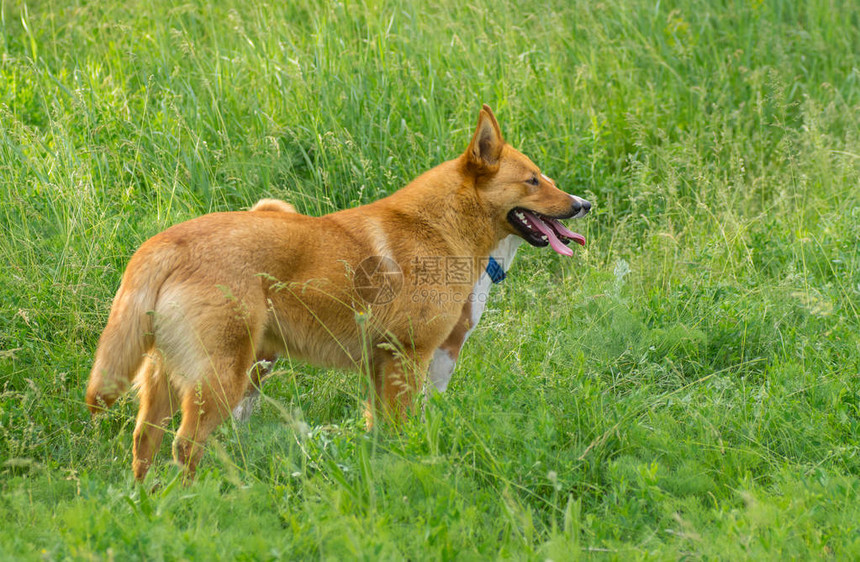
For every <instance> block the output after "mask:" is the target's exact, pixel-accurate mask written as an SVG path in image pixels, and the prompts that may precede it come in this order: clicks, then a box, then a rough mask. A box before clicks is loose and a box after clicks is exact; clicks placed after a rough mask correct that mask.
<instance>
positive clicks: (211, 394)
mask: <svg viewBox="0 0 860 562" xmlns="http://www.w3.org/2000/svg"><path fill="white" fill-rule="evenodd" d="M224 347H225V348H226V349H232V350H233V351H234V353H233V354H231V355H227V354H224V353H223V352H221V354H219V355H212V356H210V357H209V358H208V363H209V365H208V367H207V372H206V376H203V377H200V378H199V379H198V380H197V381H195V382H194V383H193V384H190V385H188V387H187V388H186V389H185V391H184V394H183V396H182V423H181V424H180V426H179V431H178V432H177V434H176V439H175V440H174V441H173V458H174V459H175V460H176V462H178V463H179V464H181V465H183V466H184V467H185V470H186V480H190V479H192V478H194V472H195V470H196V469H197V463H198V462H199V461H200V457H201V456H202V455H203V447H204V445H205V444H206V439H207V438H208V437H209V434H210V433H212V430H214V429H215V428H216V427H218V425H219V424H220V423H221V422H222V421H224V420H225V419H227V418H228V417H229V416H230V412H232V411H233V409H234V408H235V407H236V406H237V405H238V404H239V401H240V400H241V399H242V396H244V394H245V389H246V388H247V387H248V383H249V377H248V371H249V370H250V369H251V368H252V365H253V354H252V351H251V343H250V341H249V340H247V337H246V341H245V342H244V343H243V345H241V346H235V345H225V346H224Z"/></svg>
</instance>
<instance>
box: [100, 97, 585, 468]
mask: <svg viewBox="0 0 860 562" xmlns="http://www.w3.org/2000/svg"><path fill="white" fill-rule="evenodd" d="M280 203H281V202H277V201H273V200H269V202H268V203H267V204H262V203H261V207H260V210H256V211H249V212H233V213H213V214H210V215H205V216H202V217H199V218H197V219H193V220H190V221H188V222H185V223H182V224H178V225H176V226H173V227H171V228H169V229H167V230H166V231H164V232H162V233H161V234H158V235H156V236H154V237H152V238H151V239H149V240H148V241H146V242H145V243H144V244H143V245H142V246H141V247H140V249H138V251H137V252H135V254H134V255H133V256H132V258H131V260H130V262H129V264H128V268H127V269H126V272H125V274H124V276H123V279H122V283H121V285H120V288H119V291H118V292H117V294H116V297H115V298H114V301H113V305H112V307H111V312H110V316H109V318H108V323H107V326H106V327H105V330H104V332H103V333H102V336H101V338H100V340H99V346H98V350H97V351H96V358H95V363H94V365H93V369H92V372H91V374H90V381H89V386H88V388H87V397H86V400H87V404H89V407H90V410H91V411H92V412H93V413H96V412H98V411H99V410H100V409H102V408H104V407H108V406H110V405H111V404H112V403H113V402H114V401H115V400H116V399H117V397H118V396H119V395H120V394H121V393H122V392H124V391H125V390H126V389H127V388H128V386H129V383H130V382H131V381H132V379H134V378H135V377H136V382H137V384H139V386H140V409H139V411H138V418H137V426H136V427H135V431H134V474H135V477H136V478H138V479H142V478H143V477H144V476H145V474H146V472H147V470H148V469H149V467H150V465H151V463H152V460H153V457H154V455H155V452H156V450H157V449H158V446H159V444H160V442H161V438H162V436H163V433H164V426H165V424H166V422H167V420H169V419H170V417H172V415H173V414H174V413H175V411H176V410H177V409H181V410H182V423H181V425H180V427H179V431H178V433H177V435H176V439H175V440H174V443H173V454H174V458H175V459H176V461H177V462H179V463H180V464H182V465H184V466H185V468H186V471H187V475H188V476H189V477H190V476H193V474H194V470H195V468H196V466H197V463H198V461H199V460H200V457H201V455H202V453H203V445H204V443H205V441H206V438H207V437H208V435H209V434H210V433H211V432H212V430H213V429H214V428H215V427H217V426H218V424H219V423H221V421H222V420H224V419H225V418H226V417H227V416H229V415H230V411H231V410H232V409H233V408H234V407H235V406H236V405H237V404H238V403H239V401H240V400H241V399H242V397H243V395H244V393H245V390H246V388H247V386H248V383H249V380H251V379H252V378H255V377H258V376H259V372H258V365H257V362H258V361H260V360H271V359H273V358H274V357H276V356H278V355H283V354H288V355H290V356H291V357H294V358H297V359H300V360H304V361H307V362H309V363H313V364H315V365H320V366H327V367H335V368H352V369H358V370H360V371H362V372H365V373H367V374H368V376H369V380H370V381H371V383H372V384H371V386H372V388H373V391H372V392H371V400H370V404H369V408H368V412H367V415H368V421H369V422H370V423H372V420H373V415H374V413H375V414H376V415H377V416H379V415H381V416H383V417H391V418H394V419H395V420H399V419H401V418H402V417H403V416H404V415H405V414H406V412H407V411H408V410H409V409H410V407H411V406H412V404H413V399H414V396H415V394H416V391H418V390H419V389H420V388H421V387H422V385H423V382H424V377H425V374H426V372H427V367H428V365H429V363H430V361H431V359H432V358H433V356H434V353H435V352H436V351H437V350H438V349H439V348H440V346H443V344H444V343H445V342H446V341H450V340H451V338H452V337H455V336H457V332H458V331H461V332H464V330H465V332H464V334H465V333H467V332H468V329H469V327H470V326H469V317H470V314H469V310H470V308H471V303H470V295H472V294H473V291H474V289H475V287H476V283H478V281H479V280H480V278H481V276H482V274H483V273H484V271H485V266H486V264H487V260H488V256H489V254H490V251H491V250H493V249H494V248H496V247H497V246H498V245H499V242H500V241H502V240H503V239H505V238H506V237H508V236H510V235H512V234H513V235H517V236H520V237H522V238H524V239H525V240H526V241H527V242H529V243H531V244H532V245H535V246H546V245H550V246H552V247H553V249H554V250H556V251H557V252H558V253H561V254H564V255H572V251H571V250H570V249H569V248H567V247H566V246H565V244H566V243H568V242H569V241H570V240H574V241H576V242H578V243H580V244H583V243H584V239H583V238H582V236H580V235H578V234H576V233H574V232H571V231H569V230H567V229H566V228H565V227H564V226H562V225H561V223H559V222H558V219H565V218H570V217H574V216H581V215H582V214H584V212H587V210H588V208H589V207H590V204H589V203H588V202H586V201H584V200H583V199H580V198H578V197H574V196H572V195H568V194H567V193H564V192H563V191H561V190H559V189H558V188H557V187H556V186H555V185H554V183H553V182H552V180H550V179H549V178H547V177H546V176H544V175H542V174H541V173H540V170H539V169H538V167H537V166H535V165H534V164H533V163H532V162H531V160H529V159H528V158H527V157H526V156H524V155H523V154H522V153H520V152H519V151H517V150H516V149H514V148H512V147H511V146H509V145H507V144H505V142H504V140H503V139H502V134H501V131H500V129H499V125H498V123H497V122H496V119H495V117H494V116H493V113H492V111H491V110H490V108H489V107H487V106H486V105H485V106H484V107H483V109H482V110H481V112H480V115H479V118H478V126H477V129H476V130H475V134H474V136H473V138H472V141H471V143H470V144H469V146H468V148H467V149H466V152H465V153H463V154H462V155H461V156H460V157H458V158H456V159H454V160H451V161H448V162H445V163H444V164H441V165H439V166H437V167H435V168H433V169H432V170H430V171H428V172H426V173H424V174H422V175H421V176H419V177H418V178H417V179H415V180H414V181H412V182H411V183H410V184H409V185H407V186H406V187H404V188H402V189H400V190H399V191H397V192H395V193H394V194H392V195H391V196H389V197H386V198H384V199H381V200H379V201H376V202H374V203H371V204H369V205H364V206H361V207H357V208H354V209H348V210H345V211H340V212H337V213H332V214H330V215H326V216H323V217H309V216H306V215H301V214H298V213H293V212H284V211H289V210H291V207H289V206H288V205H287V204H285V203H284V204H283V205H287V206H286V207H281V206H280V205H279V204H280ZM467 307H468V308H467ZM464 338H465V335H464V336H463V339H464ZM455 339H456V338H455Z"/></svg>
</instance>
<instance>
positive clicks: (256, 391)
mask: <svg viewBox="0 0 860 562" xmlns="http://www.w3.org/2000/svg"><path fill="white" fill-rule="evenodd" d="M274 361H275V360H274V358H269V359H261V360H259V361H257V364H256V365H254V367H253V369H252V370H251V374H250V375H249V377H250V382H251V384H249V385H248V389H247V390H246V391H245V396H244V397H243V398H242V401H241V402H239V405H238V406H236V407H235V408H233V419H234V420H236V421H237V422H240V423H247V422H248V420H250V419H251V414H253V413H254V410H255V409H256V408H257V404H259V403H260V393H261V392H262V390H263V383H264V382H265V381H266V379H267V378H268V377H269V373H271V371H272V363H274Z"/></svg>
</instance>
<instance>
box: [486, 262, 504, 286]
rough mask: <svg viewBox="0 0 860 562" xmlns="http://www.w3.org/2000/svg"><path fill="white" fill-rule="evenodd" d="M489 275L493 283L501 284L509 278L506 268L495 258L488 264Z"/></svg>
mask: <svg viewBox="0 0 860 562" xmlns="http://www.w3.org/2000/svg"><path fill="white" fill-rule="evenodd" d="M487 275H489V276H490V279H492V280H493V283H501V282H502V281H504V280H505V277H507V274H506V273H505V268H503V267H502V266H501V264H500V263H499V262H497V261H496V258H494V257H493V256H490V261H488V262H487Z"/></svg>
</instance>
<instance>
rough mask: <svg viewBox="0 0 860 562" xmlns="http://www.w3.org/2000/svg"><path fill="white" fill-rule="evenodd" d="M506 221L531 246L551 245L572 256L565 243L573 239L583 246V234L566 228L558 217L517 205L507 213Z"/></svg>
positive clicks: (558, 251) (571, 251)
mask: <svg viewBox="0 0 860 562" xmlns="http://www.w3.org/2000/svg"><path fill="white" fill-rule="evenodd" d="M508 222H510V223H511V224H512V225H514V227H515V228H516V229H517V230H519V231H520V234H522V237H523V238H525V240H526V242H528V243H529V244H531V245H532V246H538V247H544V246H547V245H549V246H552V249H553V250H555V251H556V252H557V253H559V254H561V255H563V256H572V255H573V250H571V249H570V248H568V247H567V246H566V245H567V244H570V241H571V240H573V241H574V242H576V243H577V244H579V245H581V246H585V236H583V235H582V234H578V233H576V232H573V231H572V230H568V229H567V227H565V226H564V225H563V224H561V223H560V222H559V221H558V219H554V218H552V217H547V216H545V215H541V214H540V213H537V212H535V211H528V210H526V209H523V208H520V207H517V208H516V209H512V210H511V212H509V213H508Z"/></svg>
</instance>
